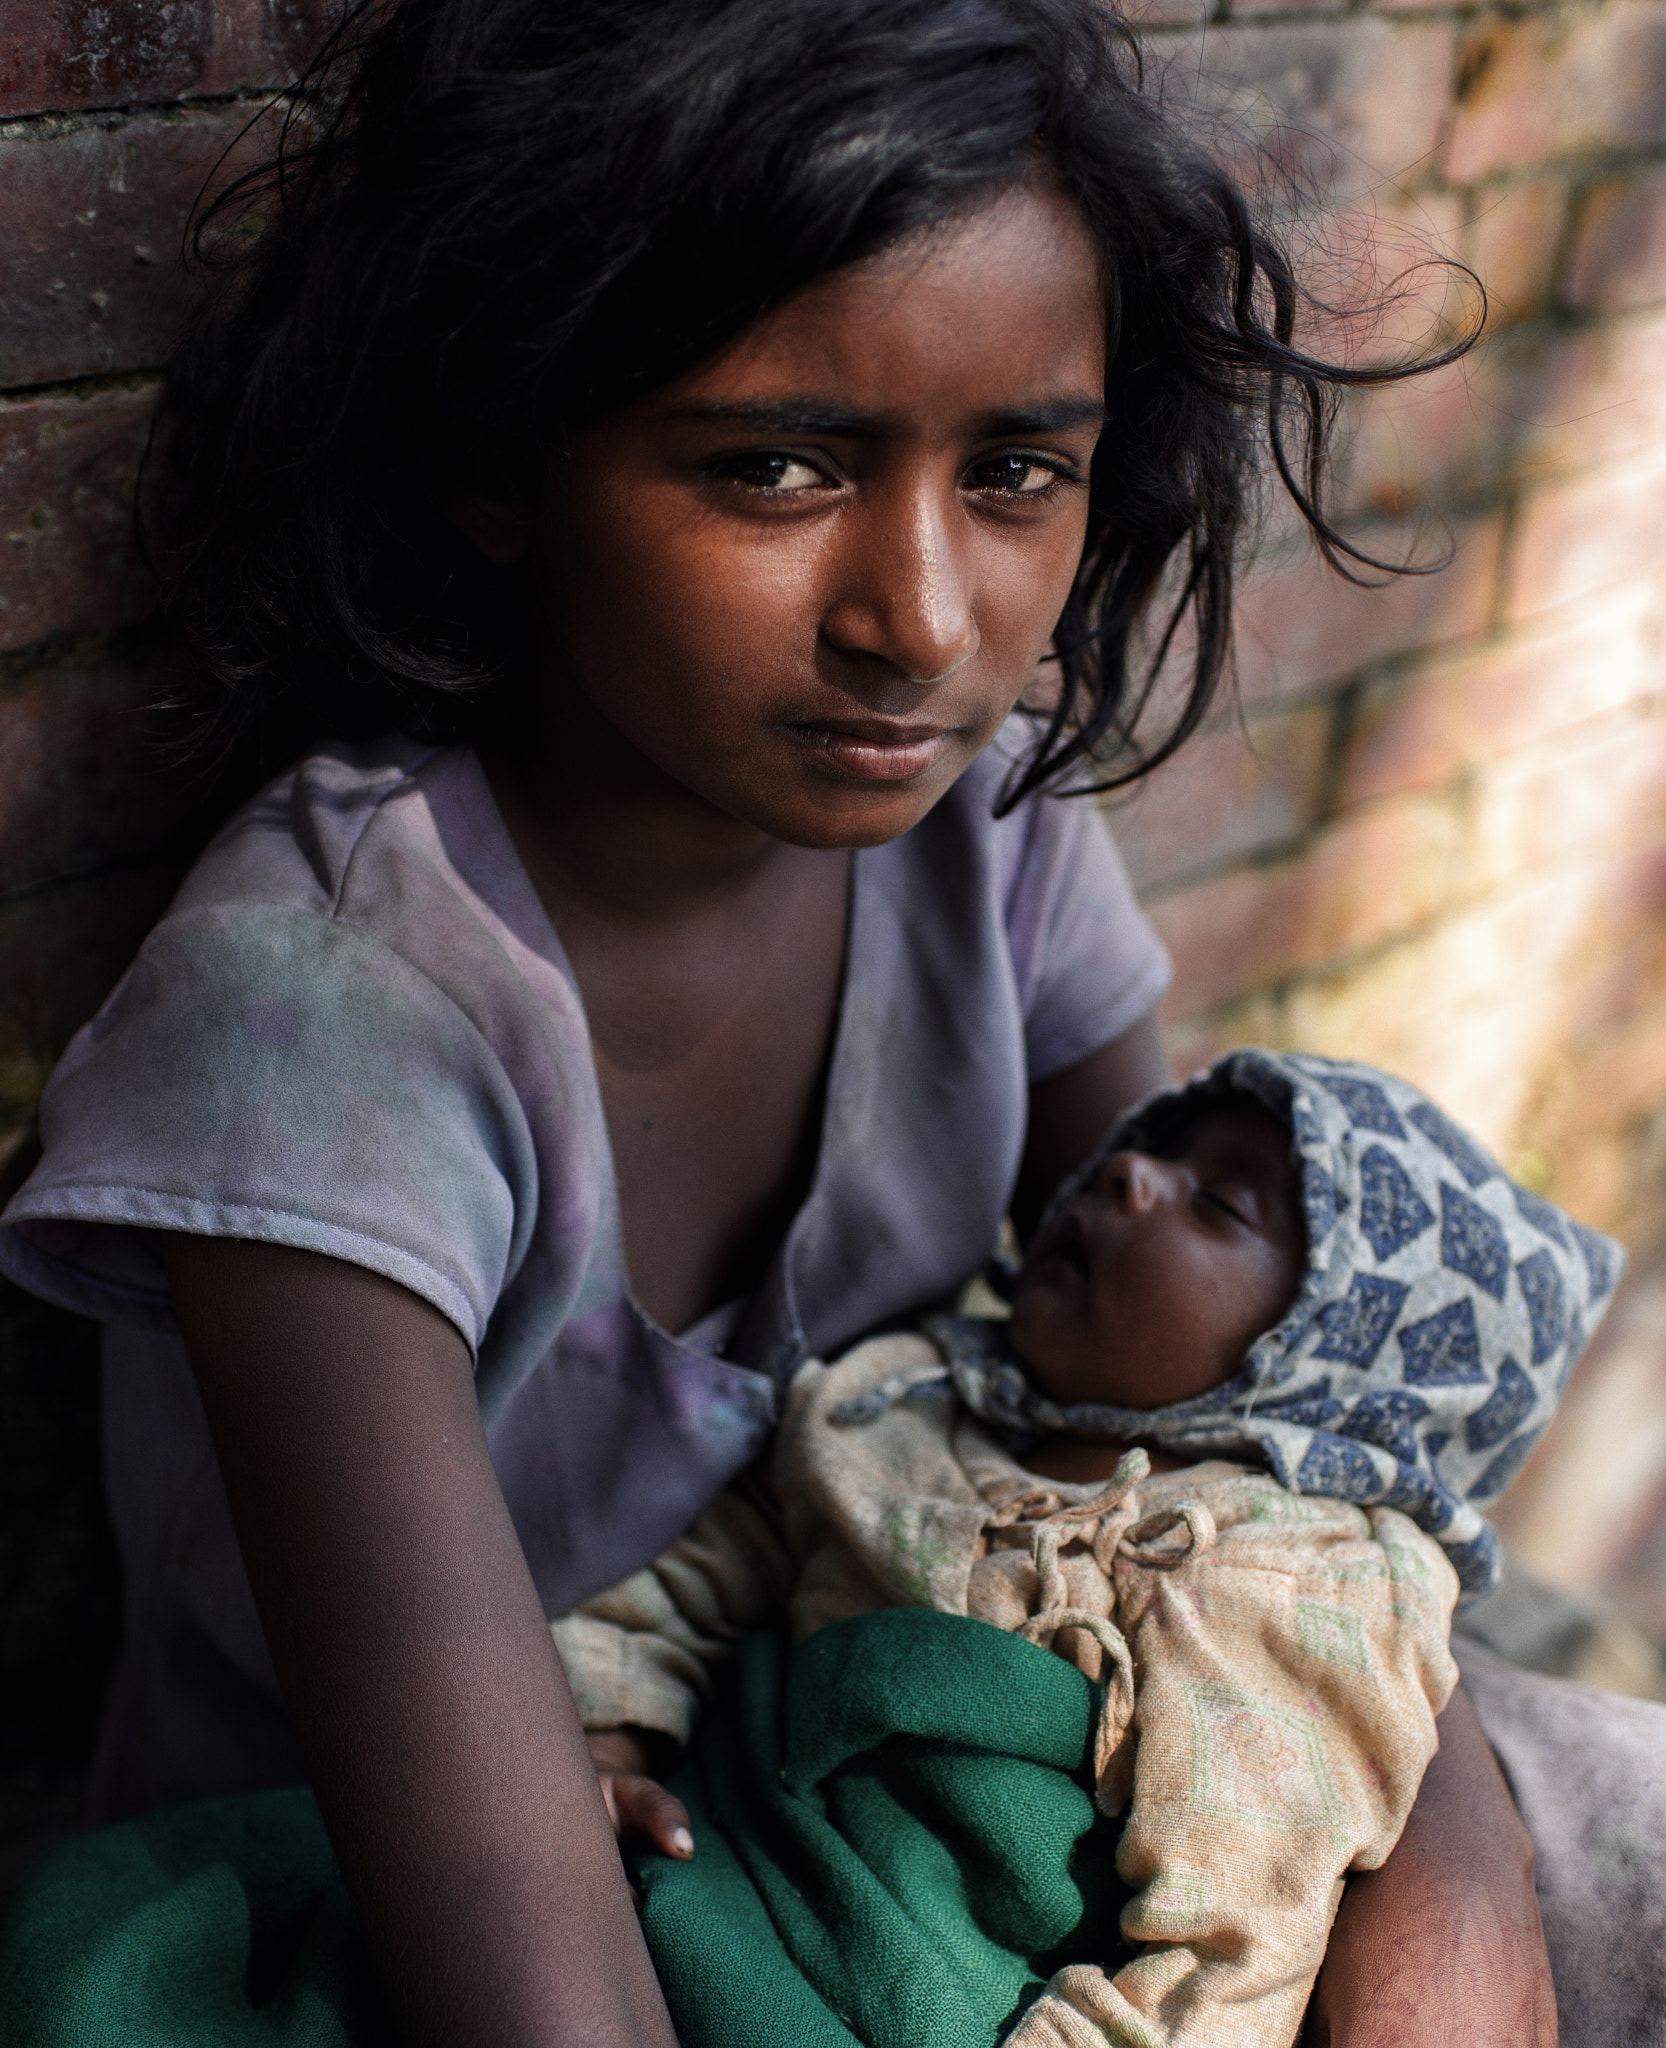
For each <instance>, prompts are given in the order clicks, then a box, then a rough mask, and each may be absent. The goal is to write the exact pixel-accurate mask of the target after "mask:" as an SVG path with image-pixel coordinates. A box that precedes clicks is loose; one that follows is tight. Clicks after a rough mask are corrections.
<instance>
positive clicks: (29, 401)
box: [0, 379, 156, 648]
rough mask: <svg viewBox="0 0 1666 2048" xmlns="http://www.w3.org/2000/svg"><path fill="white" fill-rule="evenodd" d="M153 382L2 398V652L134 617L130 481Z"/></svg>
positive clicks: (136, 568)
mask: <svg viewBox="0 0 1666 2048" xmlns="http://www.w3.org/2000/svg"><path fill="white" fill-rule="evenodd" d="M155 404H156V386H155V385H154V383H150V382H146V381H143V380H136V379H135V380H128V381H124V382H123V383H120V384H116V385H112V386H105V387H102V388H98V387H95V388H91V389H89V388H86V387H82V388H81V389H78V390H75V391H70V392H53V393H50V394H45V395H42V396H41V397H38V398H22V399H11V400H0V648H6V647H24V646H28V645H30V644H31V643H32V642H34V641H36V640H41V639H44V638H45V637H46V635H47V634H48V633H51V632H53V631H55V630H64V629H68V630H72V631H91V630H96V629H98V628H100V627H106V626H118V625H124V624H126V623H127V622H128V621H129V620H132V619H138V618H142V617H144V615H145V614H146V613H147V612H148V611H149V610H150V609H151V608H152V606H153V604H154V602H155V591H154V586H153V585H152V582H151V579H150V577H149V575H148V574H147V573H146V571H145V569H144V568H143V566H142V564H141V563H140V560H139V554H138V547H137V543H136V541H135V539H134V534H133V479H134V476H135V474H136V472H137V469H138V463H139V454H140V451H141V449H142V448H143V445H144V439H145V432H146V429H147V427H148V425H149V422H150V417H151V413H152V411H153V410H154V408H155Z"/></svg>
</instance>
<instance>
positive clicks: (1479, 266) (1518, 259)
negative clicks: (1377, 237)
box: [1454, 177, 1568, 331]
mask: <svg viewBox="0 0 1666 2048" xmlns="http://www.w3.org/2000/svg"><path fill="white" fill-rule="evenodd" d="M1567 209H1568V186H1567V181H1566V179H1564V178H1555V177H1548V178H1527V179H1524V180H1523V181H1522V182H1521V183H1520V184H1517V185H1504V186H1501V187H1498V188H1495V189H1493V190H1489V191H1487V192H1486V193H1484V194H1483V195H1482V196H1481V197H1480V198H1479V200H1478V201H1477V202H1476V204H1475V207H1474V211H1473V213H1472V215H1471V217H1470V219H1469V220H1468V221H1467V222H1466V223H1465V224H1464V227H1463V229H1462V231H1461V232H1460V233H1459V234H1458V235H1457V236H1456V237H1455V238H1454V239H1455V242H1456V245H1457V247H1458V250H1459V253H1460V254H1461V255H1462V258H1463V260H1464V262H1466V263H1467V264H1468V265H1469V266H1470V268H1471V269H1472V270H1473V271H1474V272H1475V274H1476V276H1477V277H1479V278H1480V279H1481V281H1482V283H1483V284H1484V285H1485V286H1486V291H1487V304H1488V319H1489V322H1490V325H1491V326H1492V328H1493V329H1494V331H1496V330H1497V329H1499V328H1501V327H1509V326H1512V325H1513V324H1514V323H1516V322H1517V321H1521V320H1532V319H1535V318H1537V317H1538V315H1539V314H1541V313H1543V312H1544V310H1545V308H1546V307H1547V306H1548V305H1549V304H1550V302H1551V298H1552V294H1553V288H1554V285H1555V280H1556V269H1557V263H1558V260H1559V258H1560V255H1561V240H1562V232H1563V223H1564V221H1565V219H1566V216H1567Z"/></svg>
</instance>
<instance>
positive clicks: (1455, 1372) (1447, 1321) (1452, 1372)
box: [1400, 1295, 1486, 1387]
mask: <svg viewBox="0 0 1666 2048" xmlns="http://www.w3.org/2000/svg"><path fill="white" fill-rule="evenodd" d="M1400 1349H1401V1351H1402V1353H1403V1354H1404V1356H1405V1361H1406V1385H1407V1386H1408V1387H1462V1386H1470V1385H1473V1384H1474V1383H1475V1382H1476V1381H1478V1380H1484V1379H1485V1378H1486V1374H1485V1373H1484V1372H1483V1371H1482V1369H1481V1334H1480V1332H1479V1330H1477V1328H1476V1327H1475V1304H1474V1302H1472V1301H1471V1300H1470V1299H1469V1297H1468V1296H1467V1295H1466V1296H1465V1297H1464V1298H1463V1300H1461V1301H1453V1302H1449V1303H1448V1304H1447V1305H1446V1307H1445V1308H1443V1309H1439V1310H1437V1311H1436V1313H1435V1314H1434V1315H1432V1316H1425V1317H1424V1319H1423V1321H1422V1322H1420V1323H1409V1324H1407V1326H1406V1327H1405V1328H1404V1329H1403V1330H1402V1331H1401V1332H1400Z"/></svg>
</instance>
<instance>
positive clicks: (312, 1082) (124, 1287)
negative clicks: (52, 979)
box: [0, 904, 536, 1350]
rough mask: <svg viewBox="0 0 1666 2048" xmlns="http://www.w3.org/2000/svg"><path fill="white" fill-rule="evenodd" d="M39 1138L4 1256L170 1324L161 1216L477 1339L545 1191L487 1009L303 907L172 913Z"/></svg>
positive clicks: (121, 1310)
mask: <svg viewBox="0 0 1666 2048" xmlns="http://www.w3.org/2000/svg"><path fill="white" fill-rule="evenodd" d="M41 1136H42V1140H43V1144H44V1148H45V1153H44V1157H43V1159H42V1162H41V1164H40V1166H38V1167H37V1168H36V1170H35V1172H34V1174H33V1175H32V1176H31V1177H30V1179H29V1180H28V1181H27V1182H26V1183H25V1184H24V1187H23V1188H22V1190H21V1191H20V1193H19V1194H18V1196H17V1198H16V1199H15V1200H14V1201H13V1203H12V1204H11V1206H10V1207H9V1208H8V1210H7V1212H6V1216H5V1222H4V1227H3V1228H0V1267H4V1269H5V1270H7V1271H8V1272H9V1273H10V1274H11V1275H12V1276H13V1277H14V1278H15V1279H17V1280H19V1281H20V1282H21V1283H22V1284H23V1285H25V1286H27V1287H29V1288H30V1289H31V1290H32V1291H34V1292H36V1293H38V1294H42V1295H45V1296H46V1297H47V1298H48V1299H50V1300H55V1301H57V1302H59V1303H61V1304H62V1305H63V1306H65V1307H68V1308H72V1309H75V1310H78V1311H79V1312H81V1313H82V1314H88V1315H94V1316H100V1317H104V1318H107V1319H114V1320H126V1321H133V1322H140V1323H149V1324H151V1325H152V1326H154V1327H169V1326H171V1322H172V1314H171V1308H170V1305H169V1297H168V1292H167V1287H166V1282H165V1279H164V1276H163V1273H162V1267H161V1262H160V1258H159V1256H158V1253H157V1250H156V1247H155V1244H154V1239H153V1238H152V1236H151V1235H150V1234H151V1233H153V1232H157V1231H183V1232H189V1233H198V1234H205V1235H209V1236H216V1237H235V1238H245V1239H257V1240H261V1241H264V1242H268V1243H272V1244H284V1245H291V1246H295V1247H298V1248H300V1249H302V1250H306V1251H315V1252H321V1253H324V1254H326V1255H328V1256H330V1257H333V1258H338V1259H342V1260H345V1261H347V1262H348V1263H350V1264H354V1265H359V1266H365V1267H368V1268H369V1269H370V1270H371V1271H373V1272H377V1273H381V1274H383V1275H385V1276H386V1277H387V1278H388V1279H390V1280H394V1281H396V1282H398V1283H399V1285H401V1286H403V1287H405V1288H408V1289H409V1290H410V1291H411V1292H412V1293H415V1294H417V1295H420V1296H421V1297H422V1298H423V1299H424V1300H427V1301H429V1302H431V1303H432V1304H433V1305H434V1306H435V1307H436V1308H437V1309H439V1310H440V1312H441V1313H442V1314H443V1315H445V1316H446V1317H448V1318H449V1319H450V1321H452V1322H453V1323H455V1324H456V1326H457V1328H458V1329H459V1330H460V1331H461V1332H462V1334H463V1336H464V1337H465V1339H466V1340H467V1341H468V1343H469V1344H470V1346H471V1347H472V1348H474V1349H476V1350H478V1347H479V1344H480V1341H481V1338H482V1336H483V1335H484V1333H485V1329H486V1323H487V1319H488V1317H489V1316H490V1314H491V1311H492V1307H493V1305H494V1303H495V1302H496V1301H497V1298H498V1296H499V1294H500V1293H501V1291H502V1289H503V1285H504V1281H505V1278H506V1275H507V1274H508V1273H509V1272H511V1271H512V1270H513V1267H514V1265H515V1263H516V1261H517V1259H518V1257H519V1256H520V1254H521V1252H522V1250H523V1249H524V1247H523V1246H522V1245H521V1244H520V1243H519V1238H520V1237H521V1236H522V1235H524V1231H525V1222H524V1219H525V1218H527V1217H528V1216H530V1215H531V1214H532V1212H533V1210H534V1209H535V1207H536V1201H535V1196H536V1167H535V1162H534V1154H533V1148H532V1144H531V1139H530V1135H529V1133H528V1130H527V1127H526V1120H525V1116H524V1113H523V1111H522V1108H521V1105H520V1103H519V1101H518V1099H517V1097H516V1094H515V1091H514V1089H513V1088H512V1086H511V1085H510V1082H509V1079H508V1077H507V1076H506V1074H505V1072H504V1070H503V1067H502V1064H501V1062H500V1061H499V1059H498V1057H497V1055H496V1053H495V1052H494V1051H493V1050H492V1048H491V1046H490V1045H489V1044H488V1043H487V1042H486V1040H485V1039H484V1037H483V1036H482V1034H481V1032H480V1031H479V1029H478V1028H477V1027H476V1025H475V1024H474V1023H473V1022H472V1021H471V1020H470V1019H469V1018H468V1017H467V1016H465V1015H464V1013H463V1012H462V1011H461V1010H460V1009H459V1008H458V1007H457V1005H456V1003H455V1002H454V1001H453V1000H452V999H451V998H450V997H449V996H448V995H447V994H446V993H445V992H444V991H443V990H442V989H440V988H439V987H438V986H436V984H435V983H434V982H433V981H431V980H430V979H429V978H428V977H427V976H425V975H424V974H423V973H422V972H421V971H420V970H419V969H417V968H416V967H414V966H412V965H411V963H410V962H409V961H407V960H405V959H404V958H402V957H401V956H400V955H398V954H396V953H394V952H393V951H392V950H390V949H389V948H388V947H387V946H386V945H384V944H382V943H381V942H380V941H379V940H377V939H375V938H374V937H371V936H368V935H367V934H366V933H365V932H363V931H362V930H360V929H357V928H355V927H353V926H350V925H347V924H345V923H344V922H341V921H338V920H334V919H332V918H330V917H328V916H320V915H317V914H311V913H300V912H296V911H294V910H290V909H272V908H265V907H251V906H249V905H247V904H238V905H234V906H225V905H220V906H216V907H214V908H210V909H198V910H185V911H178V912H176V913H175V914H174V915H172V916H170V917H168V918H166V919H164V921H163V922H162V924H160V925H159V926H158V927H157V928H156V930H155V931H154V932H152V933H151V935H150V937H149V938H148V939H147V940H146V942H145V945H144V947H143V949H142V950H141V952H140V954H139V956H138V958H137V960H136V961H135V962H134V964H133V966H132V968H131V969H130V970H129V972H128V974H127V976H126V978H125V979H124V980H123V982H122V983H121V984H120V985H119V986H118V988H117V989H116V991H115V993H114V994H113V995H112V996H111V998H110V1000H109V1001H108V1002H107V1003H106V1004H105V1006H104V1008H103V1009H102V1010H101V1011H100V1012H99V1014H98V1015H97V1016H96V1017H95V1018H94V1019H93V1021H92V1022H91V1023H90V1024H89V1025H88V1026H87V1027H86V1028H85V1029H84V1030H83V1031H82V1032H81V1033H80V1034H79V1036H78V1037H77V1038H76V1039H75V1041H74V1042H73V1044H72V1045H71V1046H70V1049H69V1051H68V1052H67V1053H66V1054H65V1056H64V1058H63V1060H62V1061H61V1062H60V1064H59V1066H58V1069H57V1071H56V1072H55V1073H54V1075H53V1077H52V1080H51V1082H50V1084H49V1086H48V1088H47V1091H46V1094H45V1096H44V1098H43V1100H42V1104H41ZM518 1219H520V1220H518Z"/></svg>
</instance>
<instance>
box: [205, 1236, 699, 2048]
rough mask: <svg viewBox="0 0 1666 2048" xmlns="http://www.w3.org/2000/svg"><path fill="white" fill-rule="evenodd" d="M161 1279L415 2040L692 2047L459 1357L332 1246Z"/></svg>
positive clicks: (208, 1249)
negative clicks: (686, 2043)
mask: <svg viewBox="0 0 1666 2048" xmlns="http://www.w3.org/2000/svg"><path fill="white" fill-rule="evenodd" d="M167 1261H168V1272H169V1277H170V1279H171V1281H172V1284H173V1290H174V1298H175V1302H176V1305H177V1309H178V1314H179V1320H180V1325H181V1328H182V1329H183V1331H184V1334H185V1341H186V1345H187V1347H188V1349H189V1352H190V1355H191V1361H192V1365H193V1367H194V1368H195V1371H196V1374H197V1378H198V1381H199V1384H200V1385H201V1388H202V1393H203V1399H204V1402H205V1404H206V1406H207V1409H208V1417H209V1421H210V1424H211V1425H212V1428H213V1431H214V1440H215V1443H216V1445H217V1447H218V1450H219V1455H220V1462H221V1466H222V1468H223V1470H224V1473H225V1480H226V1488H227V1491H228V1493H229V1495H230V1498H231V1505H232V1512H233V1515H234V1517H235V1519H236V1523H237V1532H238V1538H239V1541H240V1542H241V1545H242V1549H243V1556H244V1560H245V1563H246V1565H247V1567H248V1572H249V1578H250V1581H251V1583H252V1585H253V1587H254V1593H255V1599H256V1601H257V1603H258V1605H259V1608H260V1613H261V1618H262V1620H263V1622H264V1624H265V1628H266V1635H267V1639H268V1642H269V1643H270V1645H271V1650H272V1656H273V1659H274V1662H275V1663H276V1666H277V1671H278V1676H279V1678H280V1680H281V1682H282V1684H283V1688H284V1695H285V1698H286V1700H287V1701H288V1705H289V1710H290V1713H291V1715H292V1717H293V1719H294V1723H295V1726H296V1729H297V1731H298V1733H299V1735H300V1738H301V1741H302V1744H303V1747H304V1749H305V1751H306V1754H307V1756H308V1758H309V1760H310V1764H311V1769H312V1772H313V1779H314V1783H315V1785H316V1787H317V1791H318V1796H319V1801H320V1804H321V1805H322V1807H323V1810H324V1815H325V1819H326V1821H327V1822H328V1825H329V1828H330V1833H331V1837H332V1839H333V1841H334V1842H335V1845H336V1850H337V1853H338V1855H339V1857H340V1859H341V1864H342V1868H343V1871H344V1873H345V1875H346V1878H347V1882H348V1885H349V1887H350V1889H351V1891H352V1894H353V1898H354V1901H355V1904H356V1907H357V1909H358V1912H359V1914H360V1917H361V1919H362V1922H363V1925H364V1927H365V1930H366V1933H367V1935H368V1937H369V1939H370V1942H371V1944H372V1947H373V1950H374V1952H375V1954H376V1956H377V1957H378V1959H379V1961H380V1965H381V1968H382V1972H383V1975H384V1978H385V1981H386V1983H387V1986H388V1989H389V1991H390V1993H391V1994H392V1996H393V1998H394V2000H395V2002H396V2004H397V2005H398V2007H399V2008H400V2010H401V2012H402V2014H403V2017H404V2019H405V2021H406V2025H407V2027H408V2029H409V2033H410V2037H411V2038H412V2039H413V2040H415V2041H417V2042H420V2043H434V2044H440V2043H444V2044H445V2048H511V2044H516V2048H518V2044H522V2043H526V2044H531V2043H534V2042H536V2043H538V2044H539V2048H557V2044H560V2043H572V2044H574V2048H579V2044H582V2048H675V2041H674V2036H673V2034H672V2030H671V2023H670V2019H669V2016H668V2015H667V2013H666V2009H665V2004H664V2001H663V1999H662V1997H661V1995H660V1990H659V1986H658V1984H657V1983H656V1981H655V1978H654V1973H653V1968H652V1965H651V1964H650V1962H649V1959H648V1953H647V1950H646V1948H645V1947H644V1945H643V1941H642V1936H641V1933H640V1931H639V1929H638V1927H637V1924H636V1918H635V1915H634V1913H633V1911H632V1906H631V1900H630V1894H629V1890H628V1887H627V1885H626V1881H625V1874H624V1871H623V1868H622V1866H621V1864H620V1861H619V1852H618V1849H617V1848H616V1846H615V1843H614V1839H613V1833H612V1829H611V1827H610V1826H609V1822H608V1816H607V1812H606V1809H605V1807H604V1805H603V1802H602V1797H601V1793H600V1791H599V1789H598V1787H597V1782H596V1773H595V1770H594V1769H593V1767H592V1765H591V1762H590V1757H589V1754H588V1751H587V1749H586V1746H585V1740H584V1735H583V1733H582V1731H581V1729H580V1727H579V1723H578V1717H577V1714H576V1713H575V1711H574V1708H573V1704H572V1698H571V1695H570V1693H569V1692H568V1690H567V1686H566V1681H565V1679H564V1678H563V1677H562V1674H561V1667H560V1664H559V1661H558V1659H557V1657H556V1654H555V1649H554V1645H553V1644H552V1642H551V1640H550V1635H549V1630H548V1628H547V1626H546V1624H545V1620H544V1615H543V1612H542V1609H541V1607H540V1605H539V1602H538V1598H537V1595H536V1593H535V1592H534V1590H533V1586H532V1581H531V1579H530V1577H529V1575H528V1572H527V1568H526V1563H525V1560H524V1558H523V1557H522V1555H521V1549H520V1545H519V1543H518V1542H517V1540H516V1537H515V1533H514V1529H513V1527H512V1526H511V1523H510V1520H509V1515H508V1511H507V1510H506V1508H505V1507H504V1504H503V1498H502V1495H501V1493H500V1492H499V1490H498V1485H497V1480H496V1477H495V1475H494V1473H493V1471H492V1467H491V1462H490V1459H489V1457H488V1454H487V1449H486V1441H485V1436H484V1433H483V1431H482V1429H481V1425H480V1417H479V1412H478V1409H477V1406H476V1403H475V1396H474V1388H473V1383H472V1376H471V1372H470V1366H469V1359H468V1354H467V1351H466V1349H465V1347H464V1345H463V1342H462V1340H461V1338H460V1337H459V1336H458V1334H457V1332H456V1331H455V1330H454V1329H453V1328H452V1326H451V1325H450V1324H449V1323H448V1322H446V1321H445V1319H444V1318H443V1317H442V1316H440V1315H439V1313H438V1312H437V1311H436V1310H434V1309H432V1308H430V1307H429V1306H428V1305H427V1304H426V1303H425V1302H422V1301H420V1300H418V1299H417V1298H416V1297H415V1296H414V1295H412V1294H409V1293H407V1292H406V1291H405V1290H404V1289H403V1288H401V1287H398V1286H396V1285H394V1284H393V1283H392V1282H391V1281H387V1280H383V1279H381V1278H379V1277H378V1276H377V1275H375V1274H372V1273H369V1272H366V1271H364V1270H362V1269H360V1268H358V1267H355V1266H349V1265H344V1264H342V1263H340V1262H339V1261H336V1260H333V1259H326V1258H320V1257H317V1256H315V1255H313V1254H311V1253H307V1252H300V1251H290V1250H287V1249H284V1248H282V1247H279V1246H272V1245H257V1244H245V1243H237V1242H230V1241H225V1240H218V1239H208V1238H194V1237H174V1238H172V1239H170V1240H169V1243H168V1248H167Z"/></svg>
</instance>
